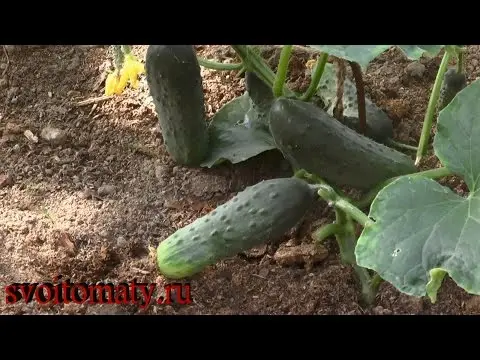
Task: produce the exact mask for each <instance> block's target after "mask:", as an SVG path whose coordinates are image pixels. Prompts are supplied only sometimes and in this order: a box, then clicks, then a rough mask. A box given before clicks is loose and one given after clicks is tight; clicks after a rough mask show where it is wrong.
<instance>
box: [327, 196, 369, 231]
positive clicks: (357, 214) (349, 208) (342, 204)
mask: <svg viewBox="0 0 480 360" xmlns="http://www.w3.org/2000/svg"><path fill="white" fill-rule="evenodd" d="M334 206H336V207H337V208H339V209H342V210H343V211H345V212H346V213H347V214H348V215H350V216H351V217H352V218H353V219H354V220H355V221H357V222H358V223H359V224H360V225H362V226H363V227H367V226H370V225H373V224H374V222H373V221H372V220H371V219H370V218H369V217H368V216H367V215H365V213H364V212H363V211H362V210H360V209H359V208H357V207H356V206H355V205H353V204H351V203H350V202H349V201H347V200H345V199H338V200H337V201H335V204H334Z"/></svg>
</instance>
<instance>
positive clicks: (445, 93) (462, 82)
mask: <svg viewBox="0 0 480 360" xmlns="http://www.w3.org/2000/svg"><path fill="white" fill-rule="evenodd" d="M466 86H467V77H466V76H465V74H464V73H458V72H457V69H456V68H450V69H448V70H447V71H446V72H445V75H444V76H443V84H442V88H441V89H440V98H439V100H438V110H442V109H443V108H444V107H445V106H447V105H448V104H450V102H451V101H452V100H453V98H454V97H455V95H457V94H458V92H459V91H460V90H462V89H463V88H465V87H466Z"/></svg>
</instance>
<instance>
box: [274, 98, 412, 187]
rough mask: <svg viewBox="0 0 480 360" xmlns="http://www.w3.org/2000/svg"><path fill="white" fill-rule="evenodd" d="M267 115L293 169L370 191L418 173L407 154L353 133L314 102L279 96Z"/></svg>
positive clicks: (338, 183)
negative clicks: (376, 186) (386, 181)
mask: <svg viewBox="0 0 480 360" xmlns="http://www.w3.org/2000/svg"><path fill="white" fill-rule="evenodd" d="M269 118H270V132H271V134H272V136H273V138H274V140H275V143H276V144H277V147H278V149H279V150H280V151H281V152H282V153H283V155H284V157H285V158H286V159H287V160H288V161H289V162H290V163H291V165H292V166H293V167H294V169H297V170H298V169H304V170H306V171H308V172H310V173H313V174H315V175H317V176H320V177H322V178H323V179H325V180H326V181H327V182H330V183H331V184H332V185H336V186H345V185H346V186H350V187H354V188H358V189H370V188H372V187H373V186H374V185H377V184H378V183H380V182H382V181H384V180H386V179H389V178H391V177H395V176H400V175H404V174H409V173H414V172H416V171H417V169H416V167H415V164H414V162H413V160H412V159H411V158H410V157H408V156H407V155H405V154H403V153H401V152H399V151H396V150H394V149H391V148H389V147H387V146H385V145H382V144H380V143H377V142H375V141H374V140H372V139H370V138H368V137H366V136H363V135H361V134H359V133H357V132H355V131H354V130H352V129H350V128H349V127H347V126H346V125H344V124H342V123H341V122H339V121H337V120H336V119H335V118H333V117H332V116H330V115H329V114H328V113H327V112H326V111H324V110H322V109H320V108H318V107H317V106H315V105H314V104H312V103H307V102H303V101H300V100H294V99H287V98H278V99H277V100H275V102H274V103H273V104H272V107H271V109H270V116H269Z"/></svg>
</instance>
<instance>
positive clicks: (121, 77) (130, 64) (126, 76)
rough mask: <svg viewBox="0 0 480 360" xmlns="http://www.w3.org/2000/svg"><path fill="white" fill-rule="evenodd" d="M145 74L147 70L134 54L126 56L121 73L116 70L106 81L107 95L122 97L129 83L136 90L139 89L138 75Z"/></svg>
mask: <svg viewBox="0 0 480 360" xmlns="http://www.w3.org/2000/svg"><path fill="white" fill-rule="evenodd" d="M144 72H145V68H144V66H143V64H142V63H141V62H140V61H138V60H137V59H136V58H135V57H134V56H133V55H132V54H127V55H125V59H124V62H123V67H122V69H120V73H119V71H118V69H116V70H115V71H114V72H112V73H111V74H109V75H108V77H107V79H106V80H105V95H107V96H109V95H113V94H117V95H120V94H121V93H122V92H123V90H125V88H126V87H127V84H128V83H129V82H130V85H131V86H132V87H133V88H134V89H137V88H138V75H140V74H143V73H144Z"/></svg>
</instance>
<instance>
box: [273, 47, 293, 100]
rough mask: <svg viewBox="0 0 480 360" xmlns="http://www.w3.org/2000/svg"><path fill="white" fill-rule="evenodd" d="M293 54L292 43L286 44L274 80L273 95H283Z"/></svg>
mask: <svg viewBox="0 0 480 360" xmlns="http://www.w3.org/2000/svg"><path fill="white" fill-rule="evenodd" d="M291 54H292V45H284V46H283V48H282V52H281V53H280V60H279V61H278V68H277V74H276V76H275V81H274V82H273V95H274V96H275V97H279V96H282V95H283V87H284V85H285V80H286V78H287V72H288V63H289V61H290V55H291Z"/></svg>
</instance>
